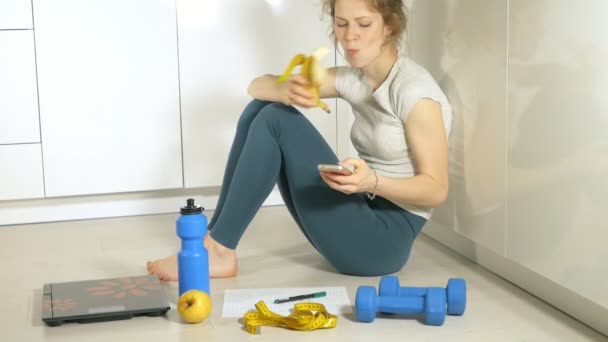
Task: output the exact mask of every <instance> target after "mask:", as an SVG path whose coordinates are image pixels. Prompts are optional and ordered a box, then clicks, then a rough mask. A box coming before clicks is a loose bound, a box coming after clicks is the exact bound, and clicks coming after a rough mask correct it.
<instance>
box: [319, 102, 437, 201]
mask: <svg viewBox="0 0 608 342" xmlns="http://www.w3.org/2000/svg"><path fill="white" fill-rule="evenodd" d="M405 133H406V136H407V142H408V146H409V149H410V153H412V157H413V158H414V160H416V170H415V172H416V175H415V176H413V177H409V178H390V177H384V176H380V175H377V174H374V172H373V171H372V170H371V169H370V168H369V166H368V165H367V163H365V161H364V160H362V159H346V160H343V161H341V162H340V163H341V164H345V165H353V166H355V173H354V174H353V175H350V176H340V175H335V174H329V173H326V172H322V173H321V178H323V180H324V181H325V182H326V183H327V184H328V185H329V186H330V187H331V188H332V189H335V190H338V191H341V192H344V193H347V194H351V193H356V192H370V193H372V192H374V189H375V193H376V195H378V196H382V197H384V198H386V199H389V200H391V201H393V202H401V203H407V204H410V205H413V206H416V207H423V208H435V207H438V206H440V205H441V204H442V203H443V202H445V200H446V198H447V194H448V143H447V137H446V134H445V128H444V125H443V118H442V115H441V106H440V105H439V103H438V102H436V101H433V100H428V99H424V100H421V101H419V102H418V103H417V104H416V105H415V106H414V108H413V109H412V110H411V111H410V113H409V117H408V119H407V125H405ZM376 177H378V178H377V185H376Z"/></svg>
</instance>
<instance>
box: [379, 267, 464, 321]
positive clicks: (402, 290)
mask: <svg viewBox="0 0 608 342" xmlns="http://www.w3.org/2000/svg"><path fill="white" fill-rule="evenodd" d="M426 290H427V288H426V287H400V286H399V278H397V277H395V276H385V277H382V278H381V279H380V286H379V289H378V293H379V295H380V296H400V297H402V296H424V295H425V294H426ZM443 290H444V291H445V294H446V298H447V305H448V309H447V313H448V315H457V316H460V315H462V314H464V310H465V308H466V305H467V283H466V281H465V280H464V279H462V278H450V279H448V286H447V287H445V288H444V289H443Z"/></svg>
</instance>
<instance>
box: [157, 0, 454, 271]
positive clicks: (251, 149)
mask: <svg viewBox="0 0 608 342" xmlns="http://www.w3.org/2000/svg"><path fill="white" fill-rule="evenodd" d="M324 7H325V9H326V11H327V12H328V14H329V15H330V16H331V18H332V20H333V30H334V34H335V38H336V39H337V41H338V42H339V44H340V46H341V47H342V48H343V50H344V52H345V57H346V60H347V61H348V62H349V64H350V66H349V67H337V68H332V69H329V71H328V74H329V75H328V77H327V79H326V80H325V83H324V84H323V85H322V86H321V97H323V98H331V97H341V98H343V99H345V100H346V101H348V102H349V103H350V104H351V107H352V109H353V112H354V114H355V118H356V120H355V122H354V124H353V127H352V131H351V139H352V141H353V145H354V146H355V148H356V149H357V150H358V152H359V156H360V158H361V159H347V160H342V161H338V159H337V157H336V155H335V154H334V153H333V151H332V150H331V148H330V147H329V146H328V144H327V143H326V142H325V141H324V140H323V138H322V137H321V135H320V134H319V133H318V131H317V130H316V129H315V128H314V126H313V125H312V124H311V123H310V122H309V121H308V120H307V119H306V118H305V117H304V115H302V114H301V113H300V112H298V111H297V110H296V109H295V108H294V107H292V106H291V105H299V106H302V107H313V106H314V103H313V102H312V97H313V96H312V94H311V93H309V92H308V91H307V90H306V89H305V86H306V85H307V82H306V80H305V79H303V78H302V77H300V76H298V75H294V76H292V77H291V78H290V79H289V80H288V81H287V82H284V83H281V84H278V83H277V82H276V80H277V76H273V75H264V76H261V77H258V78H256V79H254V80H253V81H252V82H251V84H250V86H249V89H248V91H249V94H250V95H251V96H252V97H253V98H255V100H254V101H252V102H251V103H250V104H249V105H248V106H247V108H246V109H245V111H244V112H243V114H242V115H241V117H240V119H239V123H238V126H237V132H236V136H235V139H234V142H233V146H232V149H231V151H230V156H229V159H228V164H227V167H226V171H225V175H224V180H223V184H222V190H221V193H220V197H219V202H218V206H217V209H216V211H215V215H214V217H213V219H212V220H211V222H210V224H209V231H210V233H209V234H208V235H207V236H206V237H205V240H204V244H205V246H206V247H207V249H208V251H209V259H210V275H211V277H232V276H235V275H236V274H237V269H238V267H237V257H236V252H235V249H236V247H237V244H238V242H239V239H240V238H241V236H242V234H243V232H244V231H245V229H246V228H247V226H248V225H249V223H250V222H251V220H252V219H253V217H254V215H255V213H256V212H257V211H258V209H259V208H260V206H261V205H262V203H263V201H264V200H265V199H266V197H267V196H268V194H269V193H270V191H271V190H272V188H273V187H274V185H275V184H278V186H279V190H280V192H281V195H282V197H283V200H284V201H285V204H286V206H287V208H288V210H289V212H290V213H291V215H292V216H293V218H294V219H295V221H296V223H297V224H298V226H299V227H300V229H301V230H302V232H303V233H304V235H305V236H306V237H307V238H308V240H309V241H310V243H311V244H312V245H313V246H314V247H315V248H316V249H317V251H319V253H320V254H321V255H323V256H324V257H325V259H326V260H327V261H328V262H329V263H330V264H331V265H333V267H335V269H336V270H337V271H338V272H341V273H345V274H352V275H361V276H376V275H384V274H388V273H393V272H396V271H399V270H400V269H401V268H402V267H403V265H405V263H406V262H407V259H408V257H409V254H410V250H411V247H412V244H413V242H414V239H415V238H416V236H417V235H418V233H419V232H420V230H421V229H422V226H423V225H424V223H425V222H426V220H427V219H428V218H429V217H430V214H431V211H432V208H434V207H437V206H439V205H441V203H443V202H444V201H445V199H446V197H447V193H448V165H447V164H448V145H447V135H448V134H449V130H450V129H449V127H450V123H451V108H450V106H449V104H448V101H447V99H446V97H445V95H444V94H443V92H442V91H441V89H440V88H439V87H438V86H437V84H436V83H435V81H434V80H433V79H432V77H431V76H430V75H429V74H428V73H427V72H426V71H425V70H424V69H423V68H422V67H420V66H418V65H417V64H416V63H414V62H413V61H412V60H410V59H409V58H407V57H406V56H405V55H404V54H400V53H399V51H398V42H399V38H400V36H401V35H402V34H403V33H404V31H405V27H406V16H405V13H404V8H403V4H402V1H401V0H384V1H382V0H333V1H325V3H324ZM338 162H339V163H340V164H342V165H349V166H351V167H354V174H352V175H349V176H344V175H339V174H335V173H330V172H319V171H318V170H317V165H318V164H327V163H338ZM259 165H264V167H263V168H262V167H259ZM148 271H149V273H150V274H155V275H157V276H158V277H159V278H161V279H163V280H177V263H176V257H175V256H170V257H167V258H165V259H161V260H158V261H155V262H148Z"/></svg>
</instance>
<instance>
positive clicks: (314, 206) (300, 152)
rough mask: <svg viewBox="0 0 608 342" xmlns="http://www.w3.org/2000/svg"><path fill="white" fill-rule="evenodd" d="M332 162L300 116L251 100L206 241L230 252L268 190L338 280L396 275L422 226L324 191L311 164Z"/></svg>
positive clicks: (396, 212)
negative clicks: (276, 191)
mask: <svg viewBox="0 0 608 342" xmlns="http://www.w3.org/2000/svg"><path fill="white" fill-rule="evenodd" d="M336 162H338V158H337V157H336V155H335V154H334V152H333V151H332V150H331V148H330V147H329V145H327V143H326V141H325V140H324V139H323V137H322V136H321V135H320V134H319V132H318V131H317V129H316V128H315V127H314V126H313V125H312V124H311V123H310V122H309V121H308V119H306V117H305V116H304V115H302V113H300V112H299V111H298V110H297V109H295V108H294V107H291V106H285V105H283V104H280V103H272V102H264V101H259V100H254V101H252V102H250V103H249V105H248V106H247V107H246V108H245V110H244V112H243V114H242V115H241V117H240V119H239V122H238V125H237V131H236V136H235V138H234V142H233V145H232V149H231V151H230V155H229V157H228V164H227V166H226V170H225V174H224V179H223V184H222V189H221V192H220V197H219V201H218V205H217V209H216V211H215V214H214V216H213V218H212V220H211V222H210V223H209V229H210V234H211V236H212V237H213V238H214V239H215V240H216V241H218V242H219V243H220V244H222V245H224V246H226V247H228V248H231V249H235V248H236V246H237V244H238V242H239V240H240V239H241V236H242V235H243V233H244V232H245V229H246V228H247V226H248V225H249V223H250V222H251V220H252V219H253V217H254V216H255V214H256V212H257V211H258V209H259V208H260V206H261V205H262V203H263V202H264V200H265V199H266V198H267V197H268V195H269V194H270V192H271V191H272V189H273V187H274V185H275V184H278V186H279V190H280V192H281V196H282V197H283V200H284V202H285V205H286V206H287V209H288V210H289V212H290V213H291V216H292V217H293V218H294V220H295V221H296V223H297V225H298V226H299V227H300V229H301V230H302V233H304V235H305V236H306V238H307V239H308V241H310V243H311V244H312V245H313V246H314V247H315V248H316V249H317V251H319V253H320V254H321V255H322V256H323V257H325V259H326V260H327V261H328V262H329V263H330V264H331V265H332V266H333V267H335V268H336V270H337V271H338V272H340V273H345V274H351V275H358V276H377V275H384V274H389V273H393V272H397V271H399V270H400V269H401V268H402V267H403V265H405V263H406V262H407V259H408V257H409V254H410V250H411V247H412V244H413V243H414V239H415V238H416V236H417V235H418V233H419V232H420V230H421V229H422V226H423V225H424V223H425V222H426V220H425V219H424V218H422V217H420V216H417V215H414V214H412V213H410V212H408V211H407V210H404V209H402V208H400V207H398V206H397V205H395V204H393V203H392V202H390V201H388V200H386V199H384V198H382V197H379V196H376V198H375V199H373V200H369V199H368V198H367V196H366V195H365V194H361V193H359V194H352V195H346V194H343V193H341V192H339V191H335V190H333V189H331V188H330V187H329V186H328V185H327V184H325V182H323V180H322V179H321V177H320V176H319V172H318V171H317V164H328V163H336Z"/></svg>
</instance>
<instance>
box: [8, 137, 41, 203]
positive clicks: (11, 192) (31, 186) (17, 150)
mask: <svg viewBox="0 0 608 342" xmlns="http://www.w3.org/2000/svg"><path fill="white" fill-rule="evenodd" d="M39 197H44V187H43V176H42V154H41V150H40V144H23V145H2V146H0V200H17V199H25V198H39Z"/></svg>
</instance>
